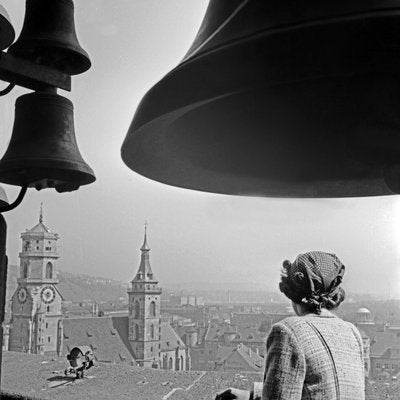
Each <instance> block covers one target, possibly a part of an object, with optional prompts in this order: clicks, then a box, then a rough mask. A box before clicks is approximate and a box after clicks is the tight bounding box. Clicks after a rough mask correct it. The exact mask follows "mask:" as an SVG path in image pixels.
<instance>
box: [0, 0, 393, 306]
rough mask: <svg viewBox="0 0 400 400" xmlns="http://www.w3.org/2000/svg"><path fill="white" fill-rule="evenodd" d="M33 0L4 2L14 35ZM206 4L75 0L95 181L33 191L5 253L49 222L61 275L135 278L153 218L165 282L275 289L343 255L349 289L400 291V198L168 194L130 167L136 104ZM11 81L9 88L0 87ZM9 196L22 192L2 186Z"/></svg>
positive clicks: (9, 117)
mask: <svg viewBox="0 0 400 400" xmlns="http://www.w3.org/2000/svg"><path fill="white" fill-rule="evenodd" d="M24 3H25V1H24V0H1V4H2V5H3V6H4V7H5V8H6V9H7V11H8V12H9V14H10V17H11V19H12V22H13V24H14V27H15V28H16V31H17V33H19V30H20V28H21V25H22V20H23V15H24ZM206 6H207V1H205V0H191V1H188V0H113V1H110V0H91V1H88V0H75V20H76V25H77V32H78V37H79V40H80V43H81V45H82V47H83V48H84V49H85V50H86V51H87V52H88V53H89V55H90V57H91V60H92V63H93V66H92V68H91V69H90V70H89V71H88V72H86V73H84V74H82V75H79V76H76V77H74V78H73V80H72V84H73V85H72V92H71V93H67V92H63V91H59V94H61V95H63V96H66V97H68V98H70V99H71V100H72V101H73V103H74V107H75V130H76V135H77V140H78V143H79V148H80V151H81V153H82V155H83V157H84V159H85V160H86V162H87V163H88V164H89V165H90V166H91V167H92V168H93V170H94V171H95V174H96V177H97V181H96V182H95V183H94V184H91V185H89V186H84V187H82V188H80V189H79V190H78V191H76V192H72V193H67V194H58V193H57V192H55V191H54V190H50V189H47V190H44V191H41V192H38V191H36V190H34V189H30V190H29V191H28V194H27V196H26V198H25V200H24V201H23V203H22V204H21V205H20V206H19V207H18V208H17V209H15V210H14V211H12V212H9V213H7V214H5V217H6V219H7V222H8V238H7V241H8V242H7V252H8V256H9V260H10V261H9V262H10V263H11V264H19V259H18V252H19V251H20V248H21V239H20V233H21V232H23V231H24V230H25V229H26V228H31V227H33V226H34V225H35V224H36V223H37V221H38V216H39V208H40V203H41V202H43V203H44V213H45V215H44V221H45V223H46V225H48V227H49V228H50V229H52V230H53V231H54V232H57V233H58V234H59V235H60V240H59V244H60V253H61V258H60V260H59V264H58V265H59V268H60V269H62V270H65V271H71V272H78V273H87V274H90V275H97V276H105V277H110V278H115V279H120V280H123V281H129V280H131V279H132V277H133V275H134V273H135V272H136V270H137V268H138V265H139V258H140V251H139V248H140V246H141V244H142V241H143V232H144V221H145V220H147V221H148V224H149V227H148V239H149V244H150V247H151V249H152V251H151V253H150V255H151V263H152V267H153V270H154V272H155V274H156V276H157V277H158V278H159V280H160V282H161V284H162V283H172V282H182V283H184V282H193V281H198V282H228V283H229V282H232V283H234V282H246V283H253V284H254V288H257V289H259V288H260V287H265V288H276V287H277V282H278V279H279V272H280V267H281V263H282V261H283V260H284V259H293V258H294V257H295V256H296V254H297V253H299V252H304V251H308V250H324V251H329V252H334V253H336V254H337V255H338V256H339V258H340V259H341V260H342V261H343V263H344V264H345V265H346V266H347V272H346V275H345V286H346V288H347V290H348V291H355V292H367V293H380V294H383V295H389V293H390V295H391V296H392V297H397V298H398V297H400V296H399V289H400V287H399V270H400V268H399V262H400V200H399V196H389V197H380V198H365V199H332V200H288V199H267V198H250V197H246V198H243V197H235V196H223V195H213V194H207V193H201V192H195V191H189V190H184V189H178V188H174V187H169V186H166V185H163V184H160V183H157V182H153V181H150V180H148V179H146V178H143V177H141V176H139V175H137V174H136V173H134V172H132V171H131V170H129V169H128V168H127V167H126V166H125V165H124V164H123V162H122V160H121V158H120V147H121V144H122V142H123V139H124V137H125V134H126V132H127V130H128V127H129V125H130V122H131V120H132V117H133V114H134V111H135V109H136V107H137V105H138V102H139V101H140V99H141V98H142V97H143V95H144V94H145V93H146V91H147V90H148V89H149V88H150V87H151V86H152V85H153V84H154V83H156V82H157V81H158V80H159V79H161V77H162V76H163V75H164V74H166V73H167V72H168V71H169V70H170V69H172V68H173V67H174V66H175V65H176V64H178V63H179V61H180V59H181V58H182V57H183V55H184V54H185V52H186V50H187V49H188V48H189V46H190V44H191V42H192V40H193V38H194V37H195V35H196V32H197V30H198V27H199V25H200V22H201V20H202V17H203V15H204V12H205V8H206ZM4 86H5V84H3V83H1V85H0V87H1V88H3V87H4ZM26 92H27V91H26V90H23V89H15V90H14V91H13V92H12V93H11V94H10V95H8V96H6V97H2V98H1V101H0V112H1V114H0V115H1V117H2V118H1V125H0V153H3V152H4V151H5V150H6V147H7V143H8V141H9V139H10V136H11V131H12V124H13V120H14V103H15V99H16V97H17V96H19V95H21V94H23V93H26ZM4 188H5V189H6V190H7V193H8V196H9V200H13V198H14V197H15V196H16V195H17V189H16V188H15V187H11V186H7V185H4Z"/></svg>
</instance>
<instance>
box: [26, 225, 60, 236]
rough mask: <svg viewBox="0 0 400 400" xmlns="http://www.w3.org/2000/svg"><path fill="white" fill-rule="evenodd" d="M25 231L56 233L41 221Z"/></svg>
mask: <svg viewBox="0 0 400 400" xmlns="http://www.w3.org/2000/svg"><path fill="white" fill-rule="evenodd" d="M25 233H51V234H53V235H54V233H53V232H52V231H51V230H50V229H49V228H48V227H47V226H46V225H45V224H44V223H43V222H39V223H38V224H36V225H35V226H34V227H33V228H31V229H28V230H26V232H24V233H23V234H25Z"/></svg>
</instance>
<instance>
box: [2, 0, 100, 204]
mask: <svg viewBox="0 0 400 400" xmlns="http://www.w3.org/2000/svg"><path fill="white" fill-rule="evenodd" d="M14 39H15V31H14V28H13V26H12V24H11V22H10V18H9V16H8V14H7V11H6V10H5V8H4V7H3V6H1V5H0V50H1V53H0V79H1V80H5V81H7V82H10V86H9V88H10V89H12V87H13V86H14V85H16V84H17V85H21V86H24V87H26V88H29V89H33V92H31V93H28V94H24V95H22V96H20V97H19V98H18V99H17V100H16V103H15V118H14V126H13V131H12V137H11V140H10V143H9V146H8V149H7V151H6V153H5V154H4V156H3V158H2V159H1V160H0V182H2V183H6V184H10V185H16V186H20V187H23V188H26V187H34V188H36V189H37V190H41V189H45V188H54V189H55V190H56V191H58V192H69V191H73V190H77V189H78V188H79V187H80V186H82V185H87V184H89V183H92V182H94V181H95V179H96V178H95V175H94V172H93V170H92V169H91V168H90V166H89V165H88V164H87V163H86V162H85V161H84V160H83V158H82V156H81V154H80V152H79V149H78V145H77V142H76V137H75V129H74V115H73V104H72V102H71V101H70V100H69V99H67V98H65V97H63V96H60V95H59V94H57V89H58V88H62V89H66V90H70V80H71V75H77V74H81V73H83V72H85V71H87V70H88V69H89V68H90V67H91V61H90V58H89V56H88V54H87V53H86V51H85V50H84V49H83V48H82V47H81V45H80V44H79V41H78V38H77V35H76V31H75V22H74V4H73V1H72V0H27V1H26V10H25V18H24V23H23V27H22V30H21V33H20V35H19V37H18V39H17V40H16V41H15V42H14ZM10 66H12V68H11V67H10ZM8 91H9V90H7V92H8ZM3 92H6V90H5V91H3ZM1 94H6V93H0V95H1ZM0 195H1V196H0V197H2V198H1V199H0V203H1V204H0V205H4V204H7V200H6V196H5V192H4V190H3V189H1V190H0Z"/></svg>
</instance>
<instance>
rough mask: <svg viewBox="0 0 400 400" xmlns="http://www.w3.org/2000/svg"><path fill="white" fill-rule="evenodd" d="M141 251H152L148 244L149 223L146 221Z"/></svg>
mask: <svg viewBox="0 0 400 400" xmlns="http://www.w3.org/2000/svg"><path fill="white" fill-rule="evenodd" d="M140 250H141V251H150V247H149V245H148V244H147V221H145V223H144V241H143V245H142V247H141V248H140Z"/></svg>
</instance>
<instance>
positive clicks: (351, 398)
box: [262, 309, 365, 400]
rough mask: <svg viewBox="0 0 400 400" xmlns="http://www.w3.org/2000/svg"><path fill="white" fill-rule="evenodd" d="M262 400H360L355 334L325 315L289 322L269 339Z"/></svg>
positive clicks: (324, 312) (346, 324)
mask: <svg viewBox="0 0 400 400" xmlns="http://www.w3.org/2000/svg"><path fill="white" fill-rule="evenodd" d="M262 399H263V400H297V399H298V400H300V399H301V400H339V399H340V400H363V399H365V394H364V360H363V349H362V340H361V336H360V333H359V332H358V330H357V328H356V327H355V326H354V325H353V324H351V323H350V322H345V321H343V320H342V319H340V318H338V317H337V316H335V315H334V314H332V313H331V312H329V311H328V310H325V309H323V310H322V313H321V315H317V314H307V315H304V316H301V317H295V316H293V317H288V318H285V319H284V320H282V321H280V322H279V323H277V324H275V325H273V327H272V329H271V332H270V333H269V336H268V338H267V353H266V357H265V373H264V383H263V387H262Z"/></svg>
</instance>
